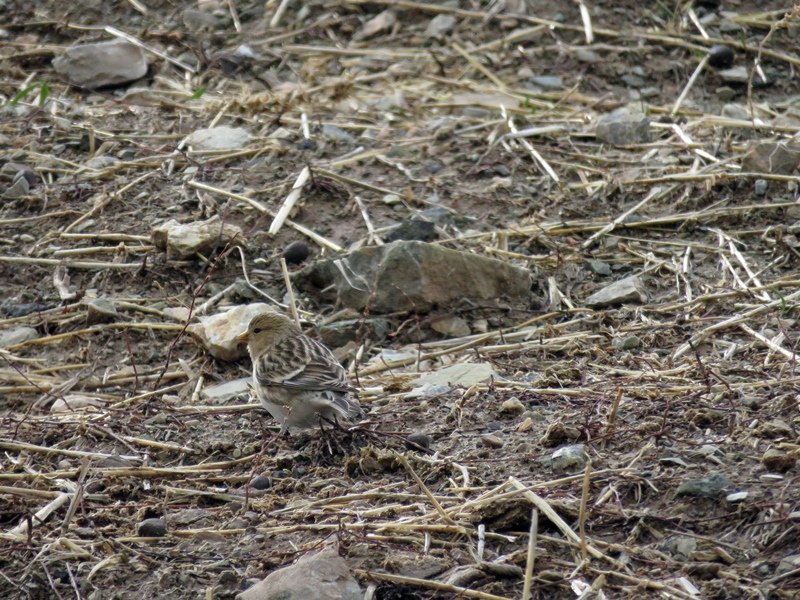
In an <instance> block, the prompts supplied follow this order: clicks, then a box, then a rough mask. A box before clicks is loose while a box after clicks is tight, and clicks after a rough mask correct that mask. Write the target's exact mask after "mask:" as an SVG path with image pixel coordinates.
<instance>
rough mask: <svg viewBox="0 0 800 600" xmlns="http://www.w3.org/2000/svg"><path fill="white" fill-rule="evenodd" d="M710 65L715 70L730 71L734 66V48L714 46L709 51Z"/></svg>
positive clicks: (721, 45) (720, 45) (722, 45)
mask: <svg viewBox="0 0 800 600" xmlns="http://www.w3.org/2000/svg"><path fill="white" fill-rule="evenodd" d="M708 64H710V65H711V66H712V67H714V68H715V69H730V68H731V66H732V65H733V48H731V47H730V46H726V45H724V44H714V45H713V46H711V48H709V50H708Z"/></svg>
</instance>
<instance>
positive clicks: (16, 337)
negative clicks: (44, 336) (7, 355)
mask: <svg viewBox="0 0 800 600" xmlns="http://www.w3.org/2000/svg"><path fill="white" fill-rule="evenodd" d="M38 338H39V332H38V331H36V330H35V329H34V328H33V327H17V328H15V329H9V330H8V331H0V348H8V347H9V346H16V345H17V344H21V343H23V342H29V341H30V340H35V339H38Z"/></svg>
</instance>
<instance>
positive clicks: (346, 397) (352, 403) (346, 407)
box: [331, 394, 364, 419]
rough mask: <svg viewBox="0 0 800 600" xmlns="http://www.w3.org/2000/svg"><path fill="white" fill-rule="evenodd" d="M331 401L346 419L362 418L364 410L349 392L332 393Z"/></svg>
mask: <svg viewBox="0 0 800 600" xmlns="http://www.w3.org/2000/svg"><path fill="white" fill-rule="evenodd" d="M332 396H333V397H332V398H331V402H332V404H333V406H334V407H335V408H336V410H337V411H339V413H341V415H342V416H343V417H346V418H348V419H363V418H364V411H363V410H362V409H361V405H360V404H359V403H358V400H356V399H355V398H352V397H351V396H350V394H332Z"/></svg>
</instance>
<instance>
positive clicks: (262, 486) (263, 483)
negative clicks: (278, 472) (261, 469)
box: [250, 475, 272, 490]
mask: <svg viewBox="0 0 800 600" xmlns="http://www.w3.org/2000/svg"><path fill="white" fill-rule="evenodd" d="M250 487H251V488H253V489H254V490H267V489H269V488H271V487H272V480H271V479H270V478H269V477H267V476H266V475H257V476H255V477H253V480H252V481H251V482H250Z"/></svg>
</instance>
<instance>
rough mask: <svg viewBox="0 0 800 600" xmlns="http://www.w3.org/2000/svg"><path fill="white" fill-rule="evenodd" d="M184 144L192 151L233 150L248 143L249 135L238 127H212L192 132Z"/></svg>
mask: <svg viewBox="0 0 800 600" xmlns="http://www.w3.org/2000/svg"><path fill="white" fill-rule="evenodd" d="M186 143H187V144H188V145H189V147H190V148H191V149H192V150H193V151H204V150H235V149H236V148H243V147H244V146H247V144H249V143H250V134H249V133H248V132H247V130H245V129H242V128H240V127H227V126H225V125H222V126H220V127H212V128H211V129H198V130H197V131H195V132H193V133H192V134H191V135H190V136H189V137H188V138H186Z"/></svg>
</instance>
